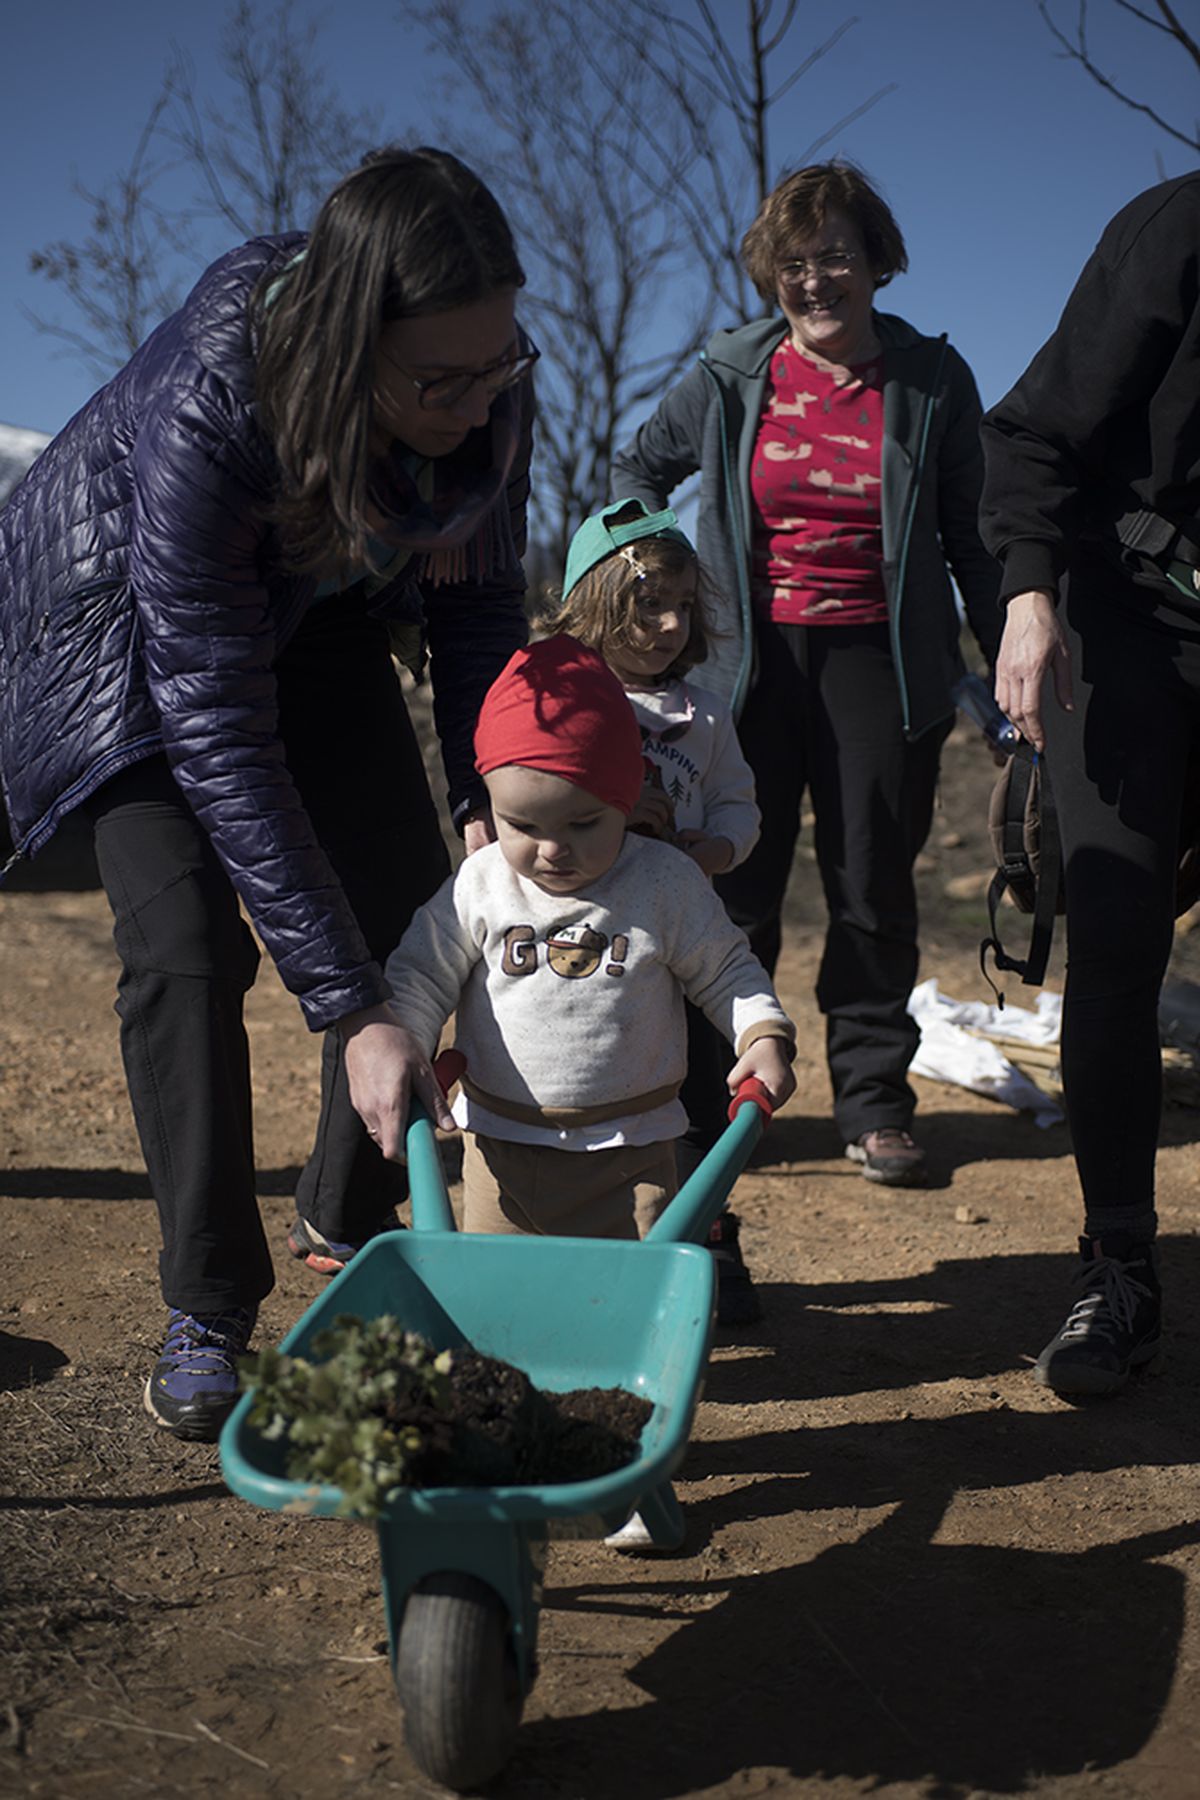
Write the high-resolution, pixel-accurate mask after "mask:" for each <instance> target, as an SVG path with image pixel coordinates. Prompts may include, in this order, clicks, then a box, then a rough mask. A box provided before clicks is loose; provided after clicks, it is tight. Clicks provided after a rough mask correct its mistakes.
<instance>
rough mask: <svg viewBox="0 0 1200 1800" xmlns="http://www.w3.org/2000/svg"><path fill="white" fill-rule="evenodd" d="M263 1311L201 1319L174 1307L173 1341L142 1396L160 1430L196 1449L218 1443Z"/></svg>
mask: <svg viewBox="0 0 1200 1800" xmlns="http://www.w3.org/2000/svg"><path fill="white" fill-rule="evenodd" d="M257 1316H258V1309H257V1307H253V1306H231V1307H230V1308H229V1310H228V1311H227V1312H223V1313H206V1314H204V1315H202V1316H197V1315H195V1314H192V1313H185V1312H180V1311H179V1310H178V1308H176V1307H172V1308H171V1313H170V1318H169V1320H168V1323H167V1336H166V1340H165V1342H164V1344H163V1347H162V1355H161V1356H160V1357H159V1359H158V1361H157V1362H156V1363H155V1365H154V1373H153V1374H152V1375H151V1376H150V1378H149V1380H148V1381H147V1382H146V1391H145V1393H144V1395H143V1396H142V1398H143V1400H144V1403H145V1407H146V1411H147V1412H148V1413H149V1414H150V1417H151V1418H152V1419H153V1420H154V1423H155V1424H156V1425H161V1426H162V1427H163V1428H164V1430H166V1431H172V1432H174V1434H175V1436H176V1437H177V1438H184V1439H186V1440H187V1442H189V1443H193V1444H212V1443H215V1442H216V1440H217V1438H218V1437H219V1436H220V1435H221V1427H222V1425H223V1424H224V1423H225V1421H226V1419H227V1418H228V1417H229V1415H230V1413H231V1412H232V1411H233V1409H234V1407H235V1405H236V1404H237V1398H238V1359H239V1358H240V1357H242V1356H244V1355H245V1353H246V1346H247V1344H248V1343H249V1342H250V1333H251V1332H252V1331H253V1330H254V1321H255V1319H256V1317H257Z"/></svg>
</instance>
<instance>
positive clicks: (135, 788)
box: [85, 757, 273, 1313]
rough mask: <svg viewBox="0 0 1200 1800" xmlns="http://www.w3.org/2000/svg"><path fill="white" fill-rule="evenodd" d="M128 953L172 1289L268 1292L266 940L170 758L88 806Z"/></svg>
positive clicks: (132, 1078) (203, 1295)
mask: <svg viewBox="0 0 1200 1800" xmlns="http://www.w3.org/2000/svg"><path fill="white" fill-rule="evenodd" d="M85 811H86V812H87V814H88V816H89V817H90V818H91V820H92V822H93V825H94V828H95V837H96V857H97V862H98V864H99V868H100V874H101V878H102V880H103V882H104V886H105V890H106V892H107V894H108V898H109V902H110V904H111V906H112V909H113V916H114V938H115V941H116V945H117V949H118V952H119V953H120V957H121V974H120V978H119V983H118V998H117V1013H118V1015H119V1017H120V1020H121V1053H122V1057H123V1059H124V1064H125V1073H126V1080H127V1082H128V1085H129V1095H130V1101H131V1103H132V1107H133V1114H134V1119H135V1122H136V1124H137V1129H138V1135H139V1137H140V1139H141V1144H142V1154H143V1155H144V1157H145V1159H146V1167H147V1169H148V1171H149V1174H150V1182H151V1187H152V1189H153V1192H154V1197H155V1201H156V1203H157V1206H158V1213H159V1221H160V1225H161V1229H162V1240H163V1251H162V1255H161V1258H160V1262H159V1269H160V1275H161V1279H162V1289H163V1297H164V1299H165V1300H166V1302H167V1304H168V1305H169V1306H178V1307H181V1308H183V1309H184V1310H185V1311H187V1312H193V1313H213V1312H220V1311H222V1310H223V1309H224V1308H226V1307H228V1306H250V1305H253V1304H254V1303H255V1302H257V1301H258V1300H261V1299H262V1298H263V1297H264V1295H266V1294H268V1293H269V1292H270V1291H271V1287H272V1284H273V1274H272V1269H271V1258H270V1255H269V1252H268V1250H267V1244H266V1239H265V1237H264V1235H263V1230H262V1223H261V1220H260V1218H259V1213H258V1205H257V1201H256V1198H255V1180H254V1143H253V1132H252V1127H251V1104H250V1063H249V1053H248V1049H247V1043H246V1034H245V1030H244V1027H243V1024H242V1002H243V997H244V996H245V994H246V993H247V991H248V990H249V988H250V987H251V986H252V985H253V982H254V976H255V972H256V969H257V966H258V950H257V948H256V946H255V943H254V939H253V937H252V936H251V934H250V932H249V930H248V929H247V927H246V925H245V924H244V922H243V920H242V918H241V914H240V912H239V909H238V902H237V897H236V895H235V893H234V890H233V887H232V885H231V883H230V882H229V879H228V877H227V876H226V874H225V872H224V870H223V869H222V867H221V865H220V863H219V862H218V860H217V856H216V853H215V851H214V850H213V848H212V845H211V843H210V841H209V838H208V836H207V834H206V832H205V831H204V830H203V828H202V827H201V826H200V824H199V823H198V822H197V820H196V818H195V815H194V814H193V813H192V811H191V808H190V807H189V806H188V804H187V802H186V801H185V800H184V798H183V795H182V794H181V793H180V791H179V788H178V787H177V786H176V783H175V780H174V778H173V776H172V775H171V772H170V770H169V768H168V767H167V763H166V759H165V758H164V757H155V758H153V759H151V760H149V761H146V762H141V763H137V764H135V765H134V767H133V768H131V769H127V770H126V771H124V773H122V774H120V775H117V776H115V777H114V778H113V779H112V780H111V781H109V782H108V783H106V785H105V786H104V787H103V788H101V789H100V790H99V792H98V793H97V794H96V795H94V796H93V798H92V799H91V801H89V802H88V803H87V805H86V808H85Z"/></svg>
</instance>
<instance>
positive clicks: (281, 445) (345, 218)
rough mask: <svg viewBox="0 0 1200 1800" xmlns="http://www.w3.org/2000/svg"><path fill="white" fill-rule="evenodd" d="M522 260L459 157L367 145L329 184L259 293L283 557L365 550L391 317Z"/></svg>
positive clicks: (314, 561) (470, 289)
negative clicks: (381, 346)
mask: <svg viewBox="0 0 1200 1800" xmlns="http://www.w3.org/2000/svg"><path fill="white" fill-rule="evenodd" d="M524 282H525V273H524V270H523V269H522V268H521V264H520V262H519V260H518V258H517V252H516V247H515V245H514V243H513V238H512V232H511V231H510V229H509V225H508V221H507V219H506V218H505V216H504V214H503V212H502V211H501V209H500V206H499V204H498V203H497V201H496V199H495V197H494V196H493V194H492V193H491V192H490V190H489V189H488V188H487V187H485V186H484V184H483V182H482V181H480V179H479V177H478V176H477V175H475V174H473V173H472V171H471V170H470V169H468V168H467V167H466V165H465V164H464V163H461V162H459V160H458V158H457V157H456V156H451V155H450V154H449V152H448V151H445V150H433V149H429V148H426V147H421V148H419V149H415V150H402V149H399V148H398V147H396V146H389V147H388V148H386V149H383V150H376V151H372V152H371V154H370V155H369V156H367V157H365V158H364V159H363V162H362V164H361V165H360V167H359V168H357V169H355V170H354V171H353V172H352V173H351V174H349V175H347V176H345V177H344V179H343V180H342V181H340V182H339V183H338V185H337V187H335V188H334V190H333V192H332V193H331V194H330V196H329V198H328V199H327V200H326V201H325V204H324V205H323V206H322V208H321V211H320V213H319V214H318V215H317V221H316V224H315V225H314V226H313V229H312V234H311V236H310V237H309V240H308V245H307V247H306V249H305V251H304V254H303V257H302V259H301V260H299V261H298V262H296V263H295V264H294V266H292V267H291V268H289V269H288V270H287V271H286V273H285V276H284V277H283V279H282V282H281V281H280V277H279V272H278V270H276V271H274V273H273V275H272V277H271V278H270V280H269V281H265V282H264V283H263V284H262V285H261V286H260V289H259V291H258V293H257V294H256V296H255V303H254V309H253V312H254V323H255V329H256V333H257V396H258V405H259V413H260V418H261V420H262V424H263V427H264V429H265V430H266V432H267V435H268V436H269V437H270V439H271V441H272V444H273V445H274V449H275V453H276V455H277V456H278V458H279V465H280V471H281V480H280V488H279V494H278V497H277V500H276V503H275V505H274V507H273V509H272V519H273V521H274V522H275V524H276V525H277V526H278V528H279V532H280V537H281V540H282V544H283V549H284V555H285V557H286V560H287V562H288V564H289V566H290V567H292V568H294V569H298V570H310V571H311V570H313V569H315V568H318V567H326V566H329V565H338V566H358V565H361V564H364V563H366V562H367V561H368V560H369V559H368V554H367V531H368V527H367V524H366V512H367V497H368V470H369V464H370V455H369V448H368V446H369V441H370V431H371V407H372V387H373V381H374V370H375V357H376V351H377V347H378V343H379V336H380V332H381V331H382V329H383V327H384V326H385V325H387V324H390V323H391V321H392V320H394V319H406V318H413V317H415V316H417V315H423V314H428V313H438V312H448V311H450V310H451V309H452V308H454V307H459V306H471V305H473V304H474V303H475V302H476V301H479V300H486V299H488V298H489V297H490V296H491V295H492V294H494V293H497V292H498V291H500V290H501V289H504V288H518V287H522V286H523V285H524Z"/></svg>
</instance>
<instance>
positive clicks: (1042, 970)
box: [979, 751, 1062, 1009]
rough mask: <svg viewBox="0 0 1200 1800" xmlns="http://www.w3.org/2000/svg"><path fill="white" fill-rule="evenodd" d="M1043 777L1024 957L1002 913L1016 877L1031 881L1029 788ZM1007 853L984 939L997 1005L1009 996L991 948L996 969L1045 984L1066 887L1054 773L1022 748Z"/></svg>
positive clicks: (992, 890) (1008, 813) (1008, 814)
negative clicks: (1005, 933) (1008, 942)
mask: <svg viewBox="0 0 1200 1800" xmlns="http://www.w3.org/2000/svg"><path fill="white" fill-rule="evenodd" d="M1035 770H1036V771H1037V778H1038V802H1039V805H1038V813H1039V827H1038V877H1037V885H1036V890H1035V895H1034V906H1033V929H1032V931H1031V932H1030V937H1029V954H1028V956H1026V957H1024V958H1021V957H1017V956H1009V954H1008V952H1007V951H1006V950H1005V948H1004V946H1003V944H1002V943H1001V942H1000V930H999V926H998V924H997V914H998V912H999V908H1000V902H1001V900H1002V899H1003V898H1004V895H1005V893H1006V891H1007V890H1008V888H1009V887H1011V886H1012V885H1013V884H1014V883H1015V882H1016V881H1021V882H1022V883H1024V884H1026V885H1027V884H1028V882H1029V878H1030V867H1029V857H1028V852H1027V850H1026V845H1025V813H1026V809H1027V806H1028V804H1029V789H1030V786H1031V784H1032V782H1033V778H1034V771H1035ZM1001 853H1002V855H1003V859H1004V860H1003V862H1002V863H1001V864H1000V867H999V868H998V869H997V870H996V873H995V874H994V875H993V876H992V879H991V882H990V883H989V885H988V893H987V908H988V925H989V928H990V936H988V937H986V938H984V940H983V942H982V943H981V944H980V946H979V967H980V969H981V970H982V972H983V978H984V980H985V981H986V982H987V984H988V986H989V987H990V988H991V990H992V992H993V994H995V996H996V1004H997V1006H998V1007H1000V1008H1001V1009H1003V1006H1004V995H1003V993H1002V991H1001V990H1000V988H999V987H998V986H997V985H996V983H995V982H994V981H993V980H992V977H991V975H990V974H989V972H988V965H987V959H988V952H989V950H990V951H991V953H992V959H993V961H994V962H995V965H996V969H997V971H998V972H1001V973H1011V974H1013V975H1019V976H1020V978H1021V981H1022V982H1023V983H1024V985H1025V986H1026V987H1040V986H1041V984H1042V982H1043V980H1044V979H1045V975H1046V964H1047V963H1048V961H1049V960H1050V945H1051V943H1052V942H1053V939H1054V920H1055V917H1056V916H1057V913H1058V899H1059V893H1060V891H1061V887H1062V838H1061V836H1060V835H1059V829H1058V809H1057V807H1056V806H1055V803H1054V793H1053V790H1052V788H1051V786H1050V777H1049V775H1048V773H1047V770H1046V765H1045V763H1044V762H1043V761H1042V760H1041V758H1040V757H1038V756H1036V755H1035V754H1034V753H1032V752H1030V751H1026V752H1025V753H1024V754H1022V752H1021V751H1018V753H1017V754H1016V755H1015V756H1014V757H1013V760H1012V763H1011V766H1010V769H1009V781H1008V794H1007V799H1006V806H1005V813H1004V823H1003V828H1002V832H1001Z"/></svg>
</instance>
